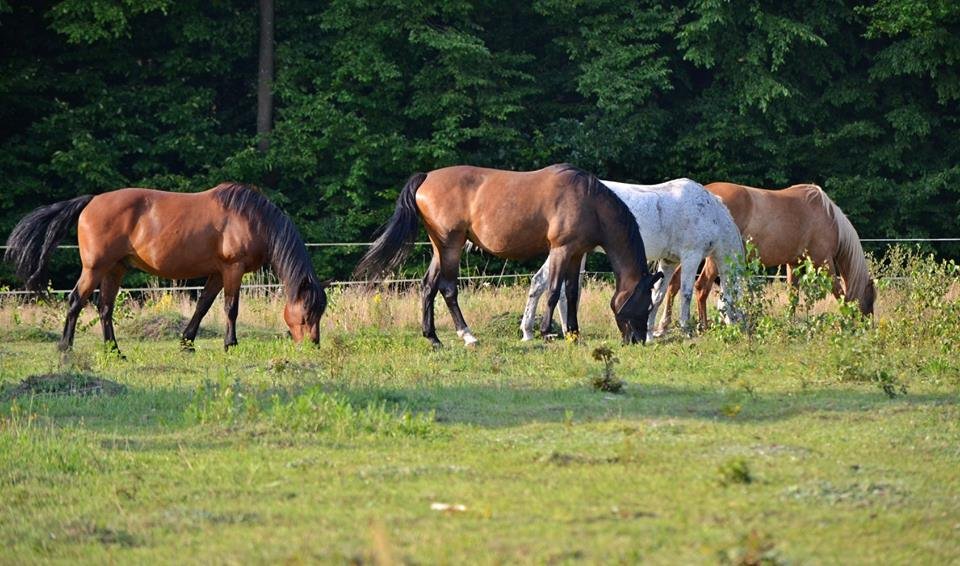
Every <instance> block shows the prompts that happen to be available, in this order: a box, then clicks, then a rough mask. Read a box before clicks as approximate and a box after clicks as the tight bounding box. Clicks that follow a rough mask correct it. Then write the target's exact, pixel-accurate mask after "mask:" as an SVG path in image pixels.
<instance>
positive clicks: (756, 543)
mask: <svg viewBox="0 0 960 566" xmlns="http://www.w3.org/2000/svg"><path fill="white" fill-rule="evenodd" d="M718 558H719V560H720V563H721V564H730V565H733V566H779V565H781V564H787V561H786V560H785V559H784V558H783V556H782V555H781V553H780V551H778V550H777V548H776V544H775V543H774V541H773V538H772V537H770V535H767V534H764V533H761V532H759V531H757V530H752V531H750V532H749V533H747V534H746V535H744V536H742V537H740V541H739V543H738V544H737V545H735V546H734V547H732V548H730V549H727V550H726V551H723V552H720V554H719V556H718Z"/></svg>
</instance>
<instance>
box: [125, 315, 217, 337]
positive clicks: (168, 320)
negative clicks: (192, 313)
mask: <svg viewBox="0 0 960 566" xmlns="http://www.w3.org/2000/svg"><path fill="white" fill-rule="evenodd" d="M187 321H188V319H187V317H185V316H183V315H182V314H180V313H178V312H163V313H154V314H143V315H141V316H138V317H136V318H134V319H133V320H128V321H124V322H123V329H122V334H120V333H118V335H119V337H120V339H121V340H122V339H123V338H125V337H130V338H139V339H148V340H159V339H176V338H180V333H181V332H183V329H184V327H185V326H187ZM214 335H215V334H214V333H213V332H211V331H209V330H206V329H205V328H203V327H201V328H200V332H199V333H198V337H202V338H208V337H210V336H214Z"/></svg>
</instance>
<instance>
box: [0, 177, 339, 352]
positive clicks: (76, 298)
mask: <svg viewBox="0 0 960 566" xmlns="http://www.w3.org/2000/svg"><path fill="white" fill-rule="evenodd" d="M74 222H76V224H77V239H78V240H79V243H80V259H81V261H82V264H83V271H82V272H81V274H80V279H79V280H78V281H77V284H76V286H75V287H74V288H73V291H71V292H70V296H69V309H68V311H67V321H66V324H65V325H64V327H63V336H62V337H61V339H60V349H61V350H66V349H69V348H70V347H71V346H72V345H73V334H74V329H75V328H76V324H77V317H78V316H79V314H80V311H81V309H82V308H83V305H84V304H85V303H86V301H87V299H89V298H90V295H91V294H92V293H93V292H94V291H95V290H96V289H98V288H99V289H100V309H99V310H100V324H101V326H102V327H103V339H104V341H106V342H112V343H113V345H114V346H116V344H117V339H116V337H115V336H114V332H113V304H114V301H115V300H116V297H117V293H118V292H119V290H120V282H121V280H122V279H123V275H124V273H126V271H127V269H129V268H132V267H135V268H137V269H141V270H143V271H146V272H148V273H152V274H153V275H157V276H160V277H166V278H170V279H192V278H196V277H207V282H206V285H205V286H204V288H203V292H201V294H200V299H199V300H198V302H197V309H196V312H194V314H193V318H191V319H190V322H189V323H188V324H187V327H186V328H185V329H184V331H183V336H182V344H183V346H184V347H185V349H192V348H193V339H194V338H195V337H196V335H197V330H198V329H199V328H200V320H201V319H202V318H203V317H204V315H206V314H207V311H208V310H209V309H210V306H211V305H212V304H213V300H214V299H215V298H216V296H217V294H218V293H219V292H220V289H223V295H224V311H225V312H226V315H227V332H226V335H225V336H224V339H223V343H224V348H225V349H226V348H229V347H230V346H233V345H235V344H236V343H237V333H236V320H237V311H238V307H239V290H240V281H241V279H242V278H243V274H244V273H248V272H250V271H254V270H256V269H259V268H260V267H261V266H263V265H264V264H267V263H269V264H270V265H271V266H272V267H273V270H274V271H275V272H276V274H277V276H278V277H279V278H280V280H281V281H282V282H283V286H284V289H285V291H286V296H287V305H286V307H285V308H284V311H283V317H284V320H285V321H286V323H287V326H288V327H289V328H290V333H291V335H292V337H293V339H294V341H295V342H300V341H301V340H303V338H304V337H305V336H309V338H310V340H311V341H313V342H314V343H316V342H318V341H319V339H320V317H321V316H323V312H324V310H325V309H326V307H327V295H326V292H325V291H324V287H325V283H321V282H320V281H318V280H317V276H316V274H315V273H314V271H313V266H312V265H311V263H310V256H309V255H308V254H307V248H306V247H305V246H304V245H303V241H302V240H301V239H300V234H299V233H298V232H297V229H296V228H295V227H294V225H293V223H292V222H291V221H290V219H289V218H288V217H287V216H286V215H285V214H284V213H283V212H281V211H280V209H279V208H277V207H276V206H274V205H273V204H272V203H271V202H270V201H269V200H267V198H266V197H265V196H263V195H262V194H261V193H260V192H259V191H257V190H256V189H253V188H250V187H247V186H244V185H236V184H230V183H223V184H221V185H218V186H217V187H214V188H213V189H210V190H208V191H205V192H202V193H193V194H188V193H167V192H163V191H155V190H150V189H120V190H117V191H113V192H109V193H104V194H100V195H97V196H91V195H85V196H82V197H77V198H75V199H72V200H68V201H63V202H58V203H56V204H51V205H49V206H45V207H42V208H38V209H37V210H34V211H33V212H31V213H30V214H28V215H27V216H26V217H24V218H23V220H21V221H20V223H19V224H17V226H16V227H15V228H14V229H13V232H12V233H11V234H10V238H9V239H8V240H7V245H8V246H9V248H8V249H7V252H6V254H5V256H4V259H6V260H7V261H10V262H12V263H13V264H14V265H15V266H16V272H17V275H18V276H19V277H21V278H22V279H23V280H24V281H25V282H26V286H27V288H28V289H32V290H37V289H39V288H40V287H41V285H42V284H43V282H44V272H45V268H46V264H47V261H48V260H49V258H50V253H51V252H52V251H53V249H54V248H55V247H56V245H57V242H59V241H60V240H61V239H62V238H63V237H64V236H65V235H66V233H67V232H68V231H69V229H70V227H71V226H72V225H73V223H74Z"/></svg>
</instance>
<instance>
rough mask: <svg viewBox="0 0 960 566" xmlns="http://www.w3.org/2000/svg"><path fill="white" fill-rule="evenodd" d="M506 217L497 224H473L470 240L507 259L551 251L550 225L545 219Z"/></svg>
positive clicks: (518, 258)
mask: <svg viewBox="0 0 960 566" xmlns="http://www.w3.org/2000/svg"><path fill="white" fill-rule="evenodd" d="M506 216H507V217H506V218H501V221H498V222H497V223H496V224H482V225H478V224H477V223H474V225H473V226H472V228H473V229H472V230H471V231H470V233H469V234H468V235H467V237H468V239H469V240H470V241H471V242H473V243H474V244H476V245H477V246H478V247H479V248H480V249H482V250H483V251H485V252H487V253H490V254H493V255H495V256H497V257H501V258H504V259H513V260H523V259H528V258H531V257H533V256H537V255H541V254H545V253H547V252H548V251H550V242H549V241H548V239H547V227H546V226H545V224H544V223H543V222H542V221H537V220H534V219H518V218H510V215H506Z"/></svg>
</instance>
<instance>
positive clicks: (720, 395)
mask: <svg viewBox="0 0 960 566" xmlns="http://www.w3.org/2000/svg"><path fill="white" fill-rule="evenodd" d="M313 385H320V386H321V387H322V388H323V389H324V390H326V391H328V392H330V393H336V394H339V395H341V396H342V397H343V398H344V399H345V400H346V401H347V402H349V403H350V404H351V405H353V406H354V407H360V408H362V407H365V406H368V405H373V404H384V405H385V406H386V407H387V408H389V409H395V410H397V411H409V412H412V413H428V412H431V411H433V412H434V414H435V415H436V420H437V422H439V423H442V424H465V425H472V426H479V427H484V428H506V427H515V426H522V425H527V424H535V423H558V422H564V421H565V420H567V419H569V418H571V417H572V418H575V419H576V421H577V422H604V421H610V420H620V419H695V420H706V421H722V422H725V423H728V424H736V423H757V422H775V421H780V420H785V419H790V418H793V417H795V416H799V415H809V414H818V415H819V417H818V418H822V419H824V420H832V419H839V418H846V416H847V415H849V414H858V415H859V417H860V418H863V419H865V420H872V419H877V418H882V415H883V414H884V413H885V412H886V411H882V410H890V409H891V408H894V409H895V408H902V409H909V408H912V407H919V406H936V405H956V404H957V399H956V396H955V395H951V394H947V393H944V394H908V395H904V396H900V397H897V398H895V399H890V398H888V397H887V396H886V395H884V393H883V392H882V391H880V390H879V389H878V388H875V387H873V386H869V385H863V386H860V389H852V388H850V387H848V386H843V387H841V386H838V387H837V388H817V389H807V390H805V391H802V392H789V393H780V392H777V393H769V392H763V393H754V394H747V393H743V392H740V391H738V390H730V389H726V390H723V389H720V388H717V389H708V388H704V387H677V386H673V385H664V384H657V383H653V384H646V385H637V384H635V383H634V384H630V385H629V386H628V389H627V392H626V393H625V394H622V395H613V394H609V393H602V392H597V391H594V390H592V389H590V388H588V387H587V386H582V387H579V386H578V387H568V388H558V389H536V388H517V387H511V386H502V387H501V386H497V385H454V386H422V387H415V388H414V387H410V388H397V387H394V388H373V387H370V388H346V387H343V386H342V385H339V384H336V383H333V382H330V381H312V382H309V383H302V384H300V386H299V388H303V387H308V386H313ZM299 388H298V389H292V390H291V389H284V390H266V391H260V392H259V393H258V394H257V395H258V396H259V397H262V398H263V400H264V401H263V402H264V403H268V401H267V399H268V398H269V397H270V396H271V395H273V394H275V393H277V392H278V391H279V392H280V394H285V395H296V394H297V393H298V391H299ZM196 395H198V390H197V389H195V388H193V389H192V388H137V387H134V386H129V387H128V388H127V389H126V391H125V392H123V393H121V394H119V395H115V396H110V397H107V396H98V395H93V396H82V397H81V396H69V395H46V394H39V395H34V396H30V397H21V398H19V399H18V400H17V401H16V402H17V403H18V406H19V408H20V410H25V411H29V412H32V413H36V414H38V415H42V416H44V417H46V418H49V419H51V420H52V421H54V422H55V423H56V424H57V425H60V426H68V425H72V424H76V423H79V422H82V423H83V426H84V427H87V428H92V429H101V430H104V429H109V430H116V429H117V427H124V428H133V429H136V430H139V431H140V432H147V431H148V430H151V429H157V430H171V429H180V428H186V427H189V426H191V423H190V419H189V418H187V415H188V412H189V410H190V407H191V404H192V403H194V400H195V398H196ZM12 403H13V401H5V402H2V403H0V415H9V414H10V412H11V407H12Z"/></svg>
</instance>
